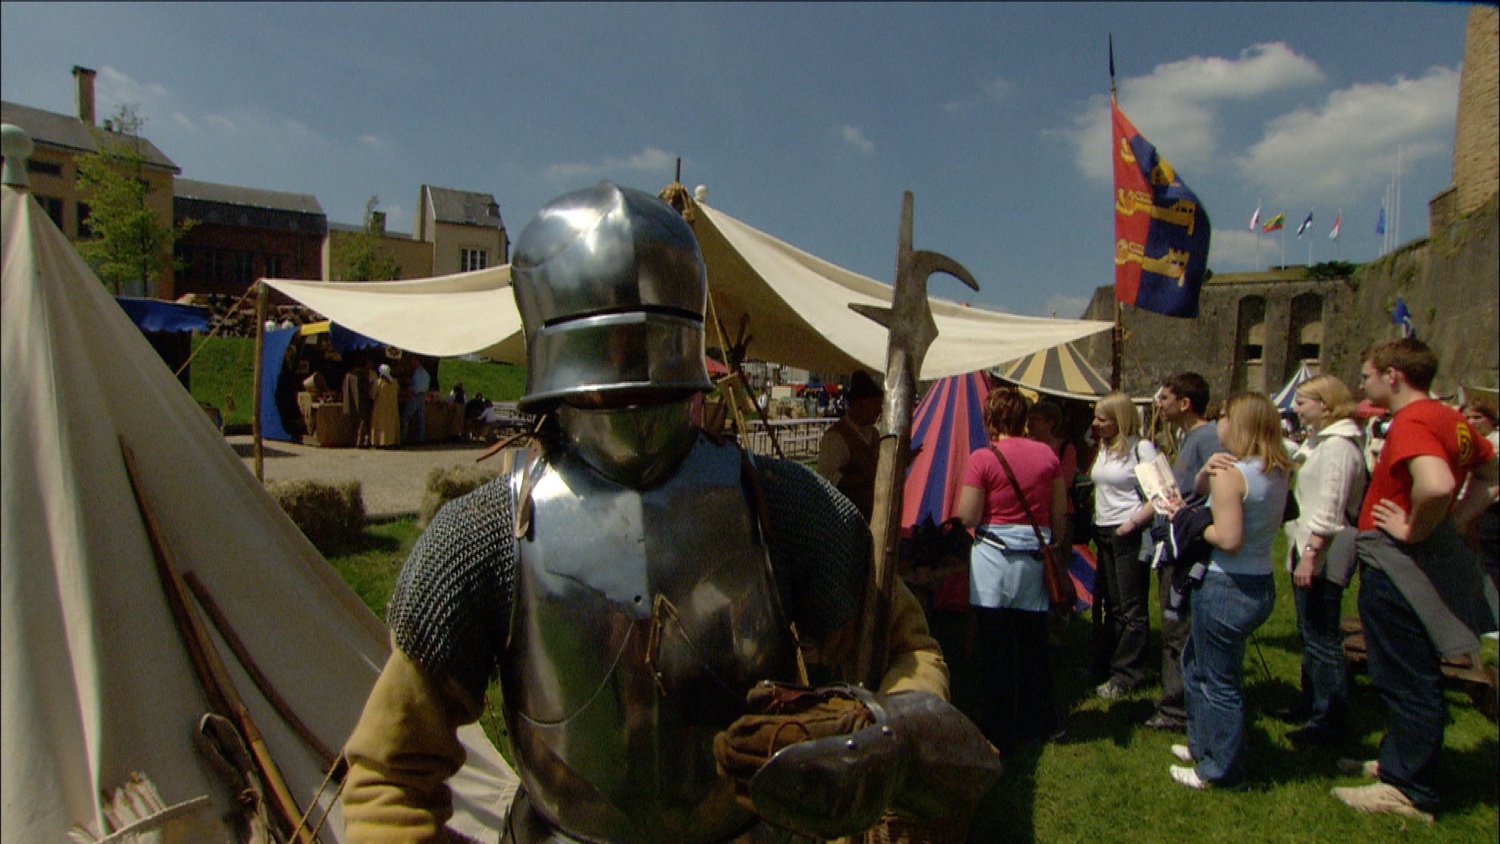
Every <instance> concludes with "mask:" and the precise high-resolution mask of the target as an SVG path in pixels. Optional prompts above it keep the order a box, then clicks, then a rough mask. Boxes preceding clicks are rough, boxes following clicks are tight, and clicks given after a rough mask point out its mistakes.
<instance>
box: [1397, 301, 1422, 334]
mask: <svg viewBox="0 0 1500 844" xmlns="http://www.w3.org/2000/svg"><path fill="white" fill-rule="evenodd" d="M1391 323H1392V324H1394V325H1398V326H1400V327H1401V336H1402V337H1415V336H1416V334H1417V331H1416V327H1415V326H1413V325H1412V324H1411V309H1409V308H1407V307H1406V300H1405V299H1403V298H1401V297H1400V296H1397V297H1396V307H1395V308H1393V309H1392V310H1391Z"/></svg>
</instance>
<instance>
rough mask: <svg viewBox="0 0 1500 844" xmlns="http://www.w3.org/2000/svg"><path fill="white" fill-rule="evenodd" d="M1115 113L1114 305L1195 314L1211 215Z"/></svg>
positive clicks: (1114, 107) (1116, 109) (1113, 107)
mask: <svg viewBox="0 0 1500 844" xmlns="http://www.w3.org/2000/svg"><path fill="white" fill-rule="evenodd" d="M1110 109H1111V111H1112V112H1113V120H1112V123H1113V125H1114V143H1113V146H1112V149H1111V153H1110V155H1111V157H1112V158H1113V160H1114V171H1115V298H1116V299H1118V300H1119V301H1121V302H1124V303H1126V304H1128V305H1134V306H1136V307H1138V308H1143V309H1145V310H1148V311H1152V312H1154V313H1158V314H1164V315H1166V316H1174V317H1196V316H1197V315H1198V291H1199V289H1200V288H1202V286H1203V276H1204V274H1205V272H1206V271H1207V269H1208V244H1209V232H1210V229H1209V223H1208V213H1207V212H1206V211H1204V209H1203V206H1202V205H1201V204H1200V203H1199V202H1198V197H1197V196H1196V195H1194V194H1193V192H1192V191H1191V190H1189V189H1188V186H1187V185H1185V184H1183V182H1182V179H1181V178H1179V177H1178V176H1177V172H1176V171H1175V170H1173V169H1172V165H1170V164H1168V163H1167V161H1166V159H1164V158H1162V157H1160V156H1159V155H1157V154H1156V147H1154V146H1152V145H1151V143H1150V142H1149V141H1147V140H1146V139H1145V138H1144V137H1142V136H1141V133H1140V132H1138V131H1136V128H1135V127H1134V126H1132V125H1131V124H1130V121H1129V120H1128V119H1126V117H1125V113H1124V112H1122V111H1120V107H1119V105H1118V104H1115V103H1114V102H1111V103H1110Z"/></svg>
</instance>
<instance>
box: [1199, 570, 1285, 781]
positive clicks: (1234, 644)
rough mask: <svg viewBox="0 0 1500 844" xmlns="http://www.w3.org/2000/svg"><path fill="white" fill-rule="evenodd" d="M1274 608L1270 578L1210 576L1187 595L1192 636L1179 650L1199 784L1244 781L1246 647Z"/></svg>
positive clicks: (1261, 576) (1215, 572) (1272, 584)
mask: <svg viewBox="0 0 1500 844" xmlns="http://www.w3.org/2000/svg"><path fill="white" fill-rule="evenodd" d="M1275 604H1276V582H1275V580H1274V579H1273V578H1272V577H1271V575H1269V574H1267V575H1235V574H1222V573H1220V572H1217V571H1209V572H1208V574H1207V575H1205V576H1204V578H1203V584H1202V585H1201V586H1199V587H1198V588H1197V589H1195V590H1194V591H1193V593H1192V607H1193V619H1192V633H1191V635H1189V636H1188V641H1187V645H1186V647H1184V648H1183V650H1182V686H1183V692H1184V695H1185V697H1186V700H1187V713H1188V725H1187V734H1188V749H1190V750H1191V751H1192V752H1193V759H1195V760H1197V771H1198V776H1199V778H1201V779H1204V780H1207V781H1208V782H1210V783H1213V784H1214V785H1218V786H1236V785H1239V784H1241V783H1243V782H1244V781H1245V698H1244V694H1243V693H1242V691H1241V688H1240V687H1241V683H1242V681H1243V679H1244V674H1245V644H1246V643H1247V642H1249V641H1250V634H1251V633H1253V632H1255V629H1256V628H1257V627H1259V626H1261V625H1262V624H1264V623H1265V622H1266V619H1268V618H1270V617H1271V610H1272V608H1273V607H1274V606H1275Z"/></svg>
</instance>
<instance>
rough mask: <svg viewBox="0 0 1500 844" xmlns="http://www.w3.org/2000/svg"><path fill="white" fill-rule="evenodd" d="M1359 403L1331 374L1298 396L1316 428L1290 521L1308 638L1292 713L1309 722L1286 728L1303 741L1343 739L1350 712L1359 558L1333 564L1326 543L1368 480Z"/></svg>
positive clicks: (1300, 621)
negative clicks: (1347, 611)
mask: <svg viewBox="0 0 1500 844" xmlns="http://www.w3.org/2000/svg"><path fill="white" fill-rule="evenodd" d="M1354 408H1355V403H1354V396H1353V394H1352V393H1350V391H1349V388H1348V387H1347V386H1345V385H1344V382H1342V381H1340V380H1339V379H1337V378H1335V377H1333V376H1332V375H1319V376H1317V377H1316V378H1313V379H1310V380H1308V381H1307V382H1305V383H1303V384H1302V385H1301V386H1299V387H1298V388H1297V393H1296V396H1295V398H1293V400H1292V409H1293V410H1294V411H1296V413H1297V418H1298V420H1300V421H1301V422H1302V424H1303V425H1305V426H1306V427H1307V429H1308V430H1309V431H1310V432H1311V433H1310V434H1309V435H1308V437H1307V440H1306V441H1304V442H1303V443H1302V445H1301V447H1300V448H1298V449H1297V452H1296V454H1294V455H1293V457H1292V459H1293V461H1294V462H1296V463H1297V464H1298V466H1299V468H1298V470H1297V481H1296V486H1295V495H1296V497H1297V510H1298V513H1299V515H1298V517H1297V519H1296V521H1291V522H1287V523H1286V535H1287V548H1288V549H1289V553H1288V557H1289V560H1288V563H1287V566H1288V569H1289V570H1290V571H1291V573H1292V586H1293V587H1294V589H1293V591H1292V599H1293V601H1294V603H1295V605H1296V607H1297V632H1298V633H1299V634H1300V635H1301V636H1302V695H1301V698H1300V700H1299V702H1298V704H1297V706H1295V707H1294V708H1293V710H1292V712H1290V713H1288V715H1289V717H1288V720H1291V721H1294V722H1301V724H1302V725H1301V726H1300V727H1299V728H1298V729H1296V730H1293V731H1292V732H1290V733H1288V734H1287V739H1289V740H1290V741H1292V742H1293V743H1296V744H1323V745H1330V744H1337V743H1338V742H1339V741H1340V740H1341V739H1342V738H1343V734H1344V726H1345V723H1344V722H1345V719H1346V717H1347V714H1348V710H1349V676H1348V666H1347V665H1346V664H1345V662H1344V636H1343V633H1342V632H1341V631H1340V630H1339V619H1340V617H1341V615H1342V607H1343V601H1344V587H1345V586H1347V585H1348V584H1349V575H1350V568H1351V567H1352V563H1353V560H1352V559H1351V560H1350V561H1349V563H1350V564H1351V565H1349V566H1345V565H1340V564H1334V565H1330V564H1329V561H1328V558H1327V548H1328V544H1329V543H1330V542H1331V541H1332V539H1333V535H1334V534H1335V533H1338V531H1339V529H1341V528H1343V527H1345V526H1346V525H1352V524H1354V523H1355V522H1357V521H1358V520H1359V504H1360V502H1361V501H1362V500H1363V499H1364V494H1365V485H1366V484H1367V483H1368V482H1369V474H1368V473H1367V472H1366V471H1365V460H1364V435H1363V433H1362V432H1361V431H1360V429H1359V424H1358V423H1357V422H1355V421H1354V418H1353V417H1354ZM1350 513H1353V517H1352V518H1351V517H1350Z"/></svg>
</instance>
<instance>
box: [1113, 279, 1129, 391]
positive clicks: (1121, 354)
mask: <svg viewBox="0 0 1500 844" xmlns="http://www.w3.org/2000/svg"><path fill="white" fill-rule="evenodd" d="M1123 310H1124V306H1123V305H1121V304H1120V300H1119V299H1116V300H1115V327H1114V330H1113V331H1112V332H1110V353H1109V388H1110V389H1111V390H1118V389H1120V385H1121V384H1122V383H1124V380H1125V379H1124V376H1123V374H1122V373H1121V372H1120V368H1121V366H1123V364H1124V358H1125V326H1124V324H1123V323H1122V322H1121V316H1120V314H1121V311H1123Z"/></svg>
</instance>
